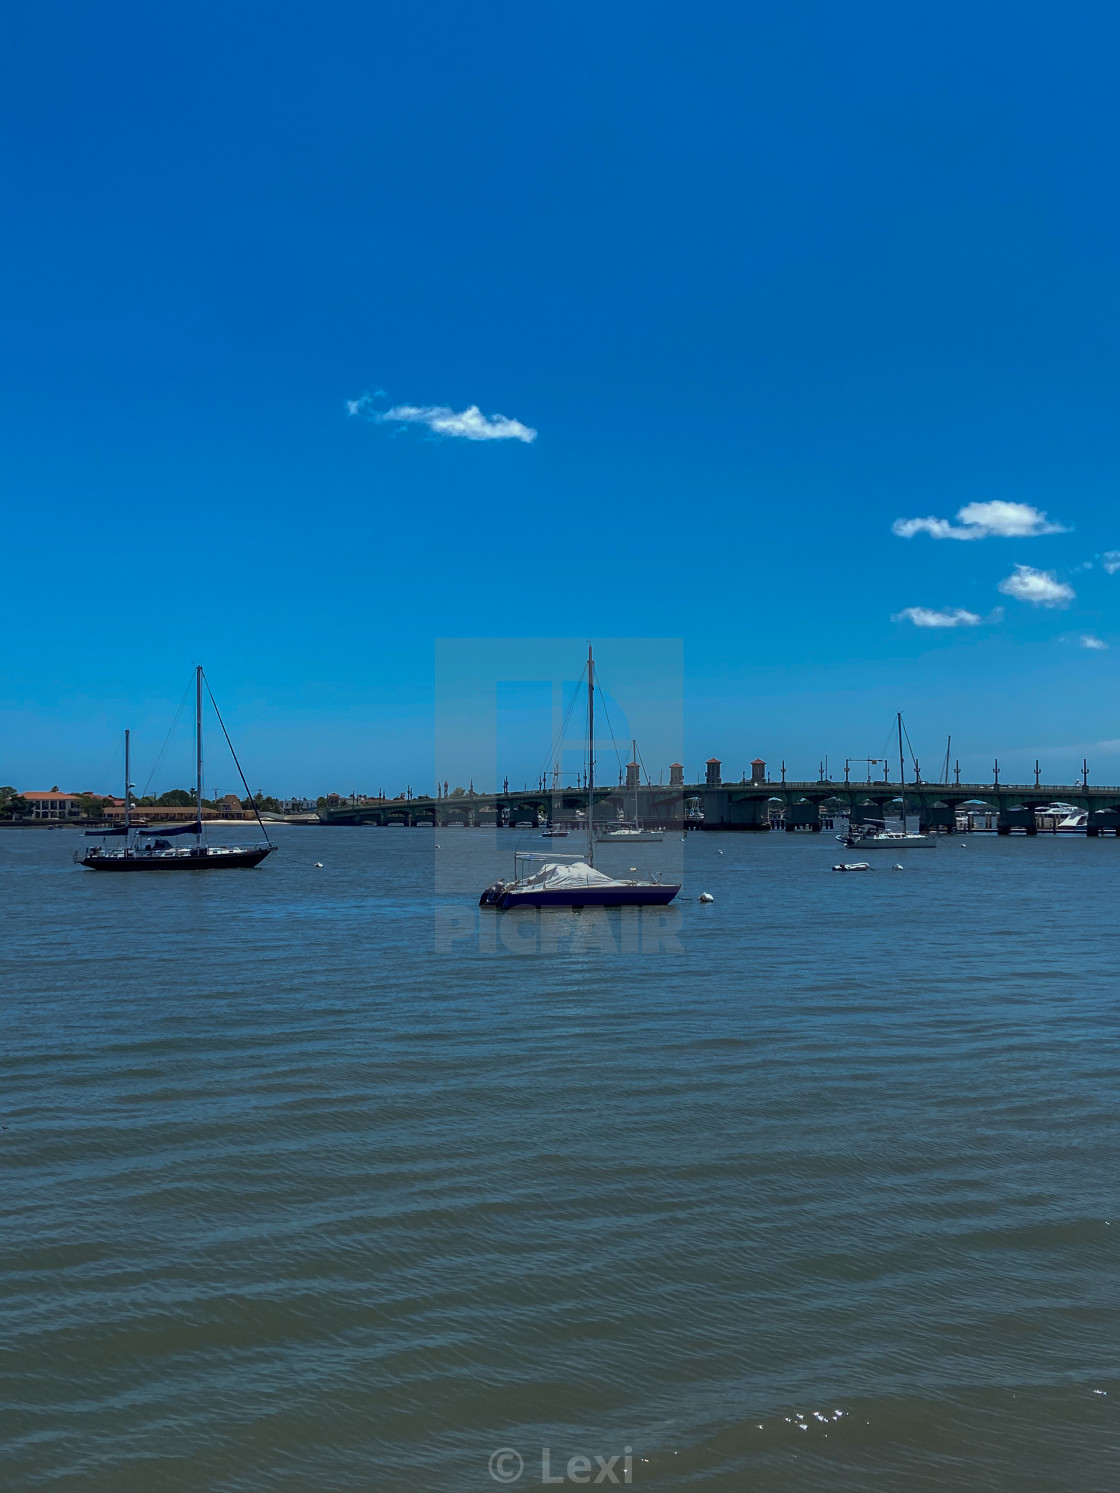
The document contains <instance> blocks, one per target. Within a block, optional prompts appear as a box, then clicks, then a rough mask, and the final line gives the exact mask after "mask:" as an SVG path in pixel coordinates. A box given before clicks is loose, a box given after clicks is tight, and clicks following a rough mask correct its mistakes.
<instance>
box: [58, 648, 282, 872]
mask: <svg viewBox="0 0 1120 1493" xmlns="http://www.w3.org/2000/svg"><path fill="white" fill-rule="evenodd" d="M203 684H206V692H207V694H210V686H209V684H208V683H207V682H206V680H205V676H204V675H203V672H202V668H201V666H199V667H197V668H196V669H195V714H194V731H195V796H194V802H195V814H194V818H193V819H192V820H190V821H189V822H188V823H186V824H161V825H159V826H158V828H156V827H154V826H152V825H144V824H137V823H134V821H133V818H132V788H133V784H132V781H131V763H130V753H129V733H128V732H127V731H126V732H125V733H124V823H123V824H120V825H117V824H114V825H110V826H107V827H106V828H104V829H87V830H86V834H87V836H97V837H100V838H101V839H102V840H104V839H107V838H109V837H111V836H121V837H123V839H124V844H123V845H122V846H121V847H120V849H119V850H106V849H105V848H104V846H103V845H95V846H93V847H92V848H91V849H89V850H88V851H86V853H85V855H79V854H78V853H77V852H76V853H75V857H74V858H75V860H77V862H78V864H79V865H81V866H85V867H86V868H87V869H88V870H90V871H217V870H234V869H236V868H238V867H241V868H247V867H251V866H259V865H260V863H261V861H263V860H264V858H265V857H266V856H268V855H271V854H272V852H273V851H274V850H275V849H276V846H275V845H274V844H273V843H272V841H271V840H270V839H269V838H268V831H267V830H266V829H265V827H264V821H263V820H262V819H261V816H260V811H259V810H258V809H257V801H256V798H255V797H254V795H253V793H252V792H251V790H250V788H249V785H248V783H247V782H245V774H244V773H243V772H241V763H240V762H238V760H237V753H236V752H235V751H234V750H233V743H232V742H231V741H230V739H229V733H228V731H226V726H225V722H224V721H223V720H222V717H221V712H220V711H219V710H218V706H217V703H216V701H215V700H214V696H213V695H212V694H210V703H211V704H212V705H213V707H214V714H215V715H216V716H217V718H218V724H219V725H220V726H221V728H222V734H223V735H224V736H225V738H226V744H227V745H228V746H229V749H230V752H231V753H232V754H233V760H234V762H235V763H236V765H237V771H238V772H239V773H240V774H241V781H242V783H243V784H244V786H245V792H246V793H247V794H248V795H249V798H250V800H251V801H252V804H253V808H254V810H255V811H256V814H257V823H258V824H259V825H260V828H261V833H262V834H263V835H264V838H265V843H264V844H263V845H250V846H248V847H247V848H244V847H242V846H240V845H208V844H207V843H206V840H205V838H204V830H203V822H202V687H203ZM188 835H189V836H193V839H194V843H193V845H192V844H185V845H183V846H181V847H179V846H173V845H172V844H171V840H172V839H176V838H178V837H180V836H188Z"/></svg>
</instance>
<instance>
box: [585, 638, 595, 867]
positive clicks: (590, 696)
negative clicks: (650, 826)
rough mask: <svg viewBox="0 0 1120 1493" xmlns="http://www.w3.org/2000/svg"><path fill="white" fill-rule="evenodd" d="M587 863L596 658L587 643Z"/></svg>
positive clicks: (591, 839)
mask: <svg viewBox="0 0 1120 1493" xmlns="http://www.w3.org/2000/svg"><path fill="white" fill-rule="evenodd" d="M587 864H588V865H589V866H593V865H594V864H595V660H594V659H593V658H592V656H591V644H590V643H588V645H587Z"/></svg>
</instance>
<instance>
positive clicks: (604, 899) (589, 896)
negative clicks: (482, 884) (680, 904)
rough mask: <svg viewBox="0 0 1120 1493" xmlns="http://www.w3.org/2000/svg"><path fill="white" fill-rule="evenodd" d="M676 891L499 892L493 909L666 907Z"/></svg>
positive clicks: (640, 888)
mask: <svg viewBox="0 0 1120 1493" xmlns="http://www.w3.org/2000/svg"><path fill="white" fill-rule="evenodd" d="M679 891H680V887H679V886H618V887H594V886H589V887H582V888H581V887H572V888H569V889H567V890H564V889H561V888H557V889H556V890H555V891H549V890H548V889H547V888H546V887H533V888H530V889H528V890H526V891H523V892H503V894H502V895H501V896H500V897H497V898H495V902H494V905H495V906H497V907H500V908H501V909H502V911H503V912H505V911H508V909H509V908H511V907H666V906H668V904H669V903H670V902H671V901H672V900H673V898H674V897H675V896H676V895H677V893H678V892H679Z"/></svg>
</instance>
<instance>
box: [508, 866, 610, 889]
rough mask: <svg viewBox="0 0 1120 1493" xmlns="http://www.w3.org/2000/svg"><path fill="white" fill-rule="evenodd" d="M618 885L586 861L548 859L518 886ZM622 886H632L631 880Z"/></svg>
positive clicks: (568, 887)
mask: <svg viewBox="0 0 1120 1493" xmlns="http://www.w3.org/2000/svg"><path fill="white" fill-rule="evenodd" d="M612 884H613V885H615V886H618V885H620V883H619V882H618V880H617V879H616V878H615V877H613V876H604V875H603V873H602V871H596V869H595V867H594V866H589V865H588V864H587V862H586V861H576V862H575V863H574V864H570V865H567V866H565V865H562V864H561V863H560V862H558V861H548V862H547V863H546V864H545V865H543V866H542V867H541V868H540V870H539V871H537V872H536V873H535V875H533V876H527V877H525V879H524V880H523V881H520V882H518V883H517V885H518V886H523V887H525V886H547V887H548V888H549V889H550V890H556V891H567V890H569V889H572V888H575V887H582V886H609V885H612ZM621 885H623V886H632V885H633V882H623V883H621Z"/></svg>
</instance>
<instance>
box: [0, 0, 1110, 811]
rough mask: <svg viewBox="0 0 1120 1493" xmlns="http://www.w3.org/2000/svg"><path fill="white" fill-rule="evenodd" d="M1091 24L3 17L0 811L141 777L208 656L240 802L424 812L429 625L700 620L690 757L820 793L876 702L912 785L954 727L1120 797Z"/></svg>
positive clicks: (701, 17) (742, 18)
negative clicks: (131, 746) (138, 770)
mask: <svg viewBox="0 0 1120 1493" xmlns="http://www.w3.org/2000/svg"><path fill="white" fill-rule="evenodd" d="M1118 42H1120V13H1118V12H1117V11H1116V10H1115V8H1114V7H1108V6H1104V5H1084V6H1080V7H1076V8H1074V9H1073V10H1072V11H1069V12H1061V13H1059V12H1056V11H1054V10H1053V8H1052V7H1046V8H1045V9H1044V8H1043V7H1042V6H1039V5H1029V4H1027V5H1024V4H1017V5H1014V6H1012V5H1010V4H1008V5H1000V4H992V5H987V6H983V7H976V6H964V5H951V4H950V5H944V6H940V7H937V8H935V9H929V10H927V11H925V12H923V13H921V14H917V13H914V12H912V11H910V12H907V11H904V10H902V9H900V8H899V7H897V6H890V5H887V4H867V5H863V6H860V7H857V8H855V9H854V10H853V9H852V8H850V7H848V8H843V7H836V6H835V5H831V4H828V5H826V4H823V3H821V4H812V3H807V4H803V5H800V6H797V7H795V8H789V7H773V6H761V5H754V4H743V3H738V4H734V5H730V4H729V5H721V4H715V5H711V6H708V7H703V8H701V9H699V10H693V11H691V12H690V11H686V10H682V9H681V8H680V7H679V6H670V5H667V4H659V3H649V0H642V3H625V4H614V3H611V4H607V5H598V6H589V5H586V4H576V3H573V0H545V3H541V4H538V5H533V6H525V5H510V4H500V3H498V4H490V5H487V6H484V7H480V8H473V9H470V8H468V9H464V8H463V7H461V6H453V5H450V4H444V3H434V4H429V5H426V6H423V7H389V6H385V5H378V4H370V3H368V0H364V3H362V4H357V3H354V4H349V3H345V0H342V3H337V4H335V5H332V6H330V7H312V6H309V5H290V4H288V5H286V4H283V3H275V0H273V3H270V4H268V5H265V4H263V3H261V4H257V3H242V4H239V5H237V6H233V7H231V6H218V5H213V4H207V3H200V4H197V5H195V6H193V7H191V8H190V9H189V10H186V11H184V10H182V9H179V10H175V9H172V8H168V7H158V6H157V7H153V6H151V5H140V4H126V3H109V4H107V5H105V6H101V7H97V8H91V7H90V6H88V5H86V4H77V3H53V0H43V3H41V4H39V5H36V6H28V7H23V8H21V9H19V10H18V11H13V12H12V13H10V14H9V16H8V18H7V21H6V40H5V47H4V51H3V56H2V58H0V68H2V69H3V87H2V89H0V111H2V113H3V116H4V127H5V146H4V150H3V152H2V156H3V168H2V169H3V182H2V187H3V200H4V202H5V205H6V211H5V223H4V231H3V234H2V235H0V257H2V260H3V283H4V286H5V292H6V293H5V295H4V297H3V309H2V315H3V339H4V347H5V354H6V355H5V357H4V359H3V362H2V364H0V376H2V377H3V380H4V389H3V400H2V404H0V420H2V431H0V472H2V480H3V491H4V493H5V504H4V508H5V516H6V523H5V529H6V535H7V546H6V549H7V557H6V558H7V565H6V567H5V575H4V581H3V585H2V587H0V623H2V626H3V636H4V668H3V681H2V701H0V703H2V706H3V721H4V729H3V736H2V739H0V781H12V782H16V783H18V784H22V785H24V786H42V784H43V783H44V782H45V781H46V780H47V779H49V780H50V781H51V782H61V783H63V784H64V785H70V784H73V785H74V786H84V785H87V784H89V785H99V784H101V783H102V782H105V783H108V782H110V781H111V780H112V779H114V778H115V776H116V775H117V773H118V769H117V767H116V765H115V764H116V763H117V759H118V756H119V748H118V734H119V730H120V728H121V727H123V726H124V725H125V724H131V725H132V726H133V728H134V729H135V730H136V732H137V736H138V742H139V750H140V751H141V756H142V757H143V754H144V753H145V752H146V753H147V754H148V757H149V758H152V759H154V754H155V751H156V750H158V744H159V741H160V740H162V737H163V733H164V731H165V730H166V728H167V724H168V722H169V721H170V718H171V716H172V714H173V713H174V710H175V706H176V704H177V702H178V698H179V695H180V692H181V690H182V687H183V684H184V682H185V680H186V677H187V674H188V673H189V669H190V667H191V665H192V664H193V663H194V661H195V660H196V659H200V660H202V661H203V662H204V663H205V665H206V666H207V669H208V672H209V675H210V677H211V680H212V682H213V685H214V688H215V691H216V693H217V694H218V697H219V700H220V701H221V702H222V703H223V705H224V706H225V707H227V715H228V718H229V720H230V724H231V726H232V728H233V729H234V731H235V734H236V736H237V738H238V740H239V741H240V742H241V743H242V745H243V746H244V748H245V755H246V757H247V758H248V760H249V762H250V763H251V773H252V776H253V777H254V778H255V779H258V780H259V781H260V782H261V783H262V784H263V785H265V786H266V787H268V788H269V789H270V790H272V791H276V792H285V793H286V792H297V791H307V792H321V791H325V790H327V789H330V788H332V787H334V788H339V789H349V788H352V787H355V786H356V787H358V788H360V789H362V788H364V789H372V790H376V788H378V787H379V786H382V785H384V786H385V787H386V789H387V790H389V791H396V790H397V788H398V787H401V786H403V785H404V783H405V782H406V781H412V782H413V783H414V785H415V784H416V783H417V781H418V780H419V781H421V782H422V781H423V779H424V775H425V772H428V773H429V775H430V773H431V763H432V755H433V754H432V740H433V695H434V684H433V677H434V663H433V659H434V644H435V640H436V639H438V638H444V637H457V636H469V637H473V636H479V637H495V638H502V637H508V638H519V637H524V636H530V637H532V636H542V637H572V638H573V639H578V640H582V639H584V638H586V637H595V638H603V639H608V638H624V637H628V636H638V637H647V636H648V637H655V638H679V639H681V640H683V669H684V682H683V691H684V751H685V760H686V762H688V763H689V764H690V768H691V767H692V765H693V764H698V763H700V762H702V761H703V759H704V758H706V757H707V756H709V755H711V754H713V753H714V754H716V755H719V756H721V757H722V758H723V759H724V761H725V762H726V763H727V764H728V767H729V770H733V771H735V773H736V775H737V773H738V770H739V769H741V768H742V767H743V766H744V765H745V764H746V763H747V762H749V760H750V758H751V757H753V756H755V755H756V754H760V755H762V756H765V757H767V758H768V759H770V760H772V761H774V762H777V761H778V760H780V759H781V758H783V757H784V758H785V759H786V760H787V761H788V762H789V763H790V766H791V769H796V770H799V771H804V772H809V773H812V774H813V775H815V772H816V766H817V763H818V761H819V760H820V758H821V757H822V756H823V754H824V753H826V752H827V753H829V755H830V761H831V762H832V763H833V765H835V763H836V762H837V761H840V760H842V759H843V757H844V756H845V755H851V756H861V755H867V754H870V755H875V754H876V753H877V752H878V751H879V750H880V749H881V747H882V744H883V740H884V738H885V736H886V732H887V728H888V726H889V723H890V719H891V717H892V715H893V712H894V711H895V710H896V709H899V708H902V709H904V710H905V711H906V714H907V720H908V722H909V725H910V730H911V735H912V737H913V739H914V742H915V745H916V747H917V749H918V753H919V756H920V757H921V758H922V761H923V768H925V769H926V770H927V771H928V768H929V766H930V764H931V763H933V762H934V761H935V760H936V759H938V758H939V757H940V755H941V754H942V753H943V752H944V743H945V736H946V734H947V733H949V732H952V735H953V740H954V754H956V753H957V752H958V751H959V755H960V758H961V762H962V766H963V767H964V768H965V771H966V773H969V774H972V773H976V774H978V775H979V774H980V773H982V772H986V771H987V770H988V769H989V768H990V764H991V760H992V757H993V755H996V754H998V755H999V757H1000V760H1001V764H1002V765H1003V769H1004V776H1007V775H1008V774H1011V775H1015V776H1020V777H1022V776H1024V775H1026V773H1027V772H1028V769H1029V768H1031V767H1033V762H1034V758H1035V757H1036V756H1040V757H1041V758H1042V760H1043V767H1044V772H1045V774H1046V776H1047V777H1048V778H1049V779H1050V780H1051V781H1055V782H1062V781H1066V782H1068V781H1071V780H1072V778H1073V777H1074V775H1075V772H1076V770H1077V769H1078V768H1079V767H1080V761H1081V757H1082V755H1084V754H1087V755H1088V756H1089V758H1090V770H1091V775H1092V776H1093V777H1095V779H1096V780H1097V781H1105V780H1108V781H1111V782H1117V781H1120V711H1118V708H1117V705H1116V690H1115V688H1114V684H1113V680H1114V670H1115V667H1116V664H1115V660H1116V658H1117V656H1118V655H1120V609H1118V601H1120V571H1116V572H1110V570H1109V569H1108V568H1107V563H1108V562H1106V561H1105V560H1104V559H1103V557H1105V556H1107V555H1108V554H1109V552H1111V551H1113V550H1118V549H1120V521H1118V519H1117V516H1116V503H1115V496H1114V495H1115V492H1116V489H1117V481H1118V476H1120V470H1118V469H1120V452H1118V449H1117V435H1116V414H1117V384H1118V381H1120V373H1118V369H1120V363H1118V358H1117V354H1118V351H1120V348H1118V342H1120V305H1118V301H1120V277H1118V276H1117V273H1116V263H1117V248H1118V242H1117V240H1118V227H1120V224H1118V213H1120V206H1118V204H1120V193H1118V192H1117V185H1118V183H1117V175H1118V170H1120V168H1118V164H1117V162H1118V158H1117V153H1116V150H1115V142H1116V138H1117V125H1118V123H1120V120H1118V112H1120V104H1118V99H1117V93H1116V89H1115V69H1116V60H1117V50H1118ZM351 406H356V409H355V412H354V413H351V412H350V407H351ZM472 409H476V410H477V412H478V413H477V414H476V415H468V416H467V417H466V419H465V420H464V419H463V418H459V419H455V418H453V417H462V416H463V415H464V412H469V411H471V410H472ZM394 410H395V411H396V412H397V417H396V418H393V419H384V418H380V417H382V416H385V415H386V414H388V413H389V412H391V411H394ZM402 410H404V411H411V413H410V414H407V416H406V417H404V418H401V417H400V416H401V411H402ZM424 411H428V412H430V411H437V412H438V411H446V412H450V414H444V415H440V414H438V413H437V414H434V415H433V414H430V413H429V414H427V415H425V414H423V412H424ZM498 415H500V416H503V417H505V418H506V419H507V420H508V421H512V422H516V424H517V428H516V429H514V428H510V427H506V428H505V429H504V431H499V432H498V434H500V435H502V436H504V438H494V439H472V438H470V437H471V435H474V436H478V435H480V434H492V433H494V432H493V431H492V429H491V428H489V427H488V425H487V421H489V420H490V419H492V417H495V416H498ZM433 424H434V425H437V426H441V427H442V428H441V429H440V430H433V429H432V428H431V427H432V425H433ZM529 432H536V434H535V436H534V437H533V438H532V439H530V438H529V434H528V433H529ZM991 504H1004V505H1007V504H1014V505H1019V507H1017V508H1015V509H1006V508H1004V509H999V510H995V509H992V508H990V507H987V506H985V505H991ZM969 505H981V507H980V508H978V509H974V510H971V511H972V512H973V513H974V514H976V513H978V514H979V515H980V517H981V519H982V520H986V521H990V520H992V517H993V514H994V515H996V517H997V519H998V520H999V521H998V522H995V524H994V527H993V525H992V523H991V522H987V523H986V522H980V523H975V522H974V523H973V524H972V525H971V528H972V529H977V528H979V529H980V530H982V531H983V537H980V536H978V537H967V538H958V537H953V536H952V535H951V534H950V535H949V536H948V537H937V535H938V534H944V533H945V527H944V525H943V526H940V527H939V526H937V525H931V526H929V527H930V528H932V529H933V530H934V532H933V533H931V532H928V531H919V532H916V533H913V534H912V535H911V537H908V538H903V537H899V536H898V535H897V534H895V533H893V532H892V525H893V524H895V523H896V521H898V520H907V519H915V518H923V519H924V518H935V519H939V520H943V521H946V522H947V523H948V524H950V525H951V526H952V527H953V528H955V529H962V528H963V529H965V530H968V529H969V527H970V526H969V525H968V524H967V522H962V521H960V520H957V519H956V515H957V514H958V512H960V510H962V509H968V507H969ZM1026 509H1030V510H1034V515H1035V516H1032V515H1031V514H1028V513H1026V512H1025V510H1026ZM1038 514H1045V515H1047V519H1046V520H1045V521H1043V520H1042V519H1039V518H1038V517H1037V515H1038ZM1000 515H1002V517H1000ZM1032 527H1033V528H1034V529H1036V530H1037V529H1046V528H1047V527H1049V528H1050V532H1035V533H1031V532H1029V530H1030V529H1031V528H1032ZM1007 529H1011V530H1013V531H1015V530H1017V531H1018V532H1012V533H1011V534H1007V533H1005V532H1002V531H1005V530H1007ZM1059 530H1060V531H1059ZM1019 567H1027V569H1026V570H1023V569H1020V568H1019ZM1036 573H1038V574H1037V575H1036ZM1039 575H1040V576H1041V577H1042V578H1041V579H1039V578H1038V576H1039ZM1016 578H1017V579H1016ZM1009 579H1010V580H1011V582H1012V589H1011V592H1010V593H1009V592H1008V591H1006V590H1005V591H1003V592H1001V591H1000V589H999V588H1000V585H1001V583H1005V582H1008V581H1009ZM1063 588H1065V589H1064V590H1063ZM1016 589H1017V590H1018V592H1019V594H1018V595H1017V594H1015V591H1016ZM1070 592H1072V595H1070V594H1068V593H1070ZM912 608H919V609H922V610H923V612H933V613H948V614H951V616H952V618H953V620H955V621H956V623H957V624H958V625H954V626H945V625H942V626H929V625H917V624H916V622H915V620H914V618H915V617H919V618H921V620H924V621H926V622H928V621H929V620H930V619H929V618H928V617H923V615H922V612H919V613H914V612H911V611H910V610H909V609H912ZM1000 609H1002V610H1000ZM962 612H963V613H966V614H968V616H969V617H975V618H977V619H979V620H977V621H975V622H972V621H970V620H965V619H963V618H962V617H960V616H959V615H957V614H959V613H962ZM1085 638H1091V639H1094V640H1096V641H1097V642H1099V643H1101V644H1105V645H1107V647H1095V646H1085V645H1084V643H1083V641H1082V640H1083V639H1085ZM608 663H609V659H605V662H604V669H607V668H608ZM519 667H520V666H519ZM578 667H579V659H578V658H576V659H574V660H573V666H572V668H571V670H570V671H569V676H572V675H574V674H575V673H577V672H578ZM516 677H521V676H520V675H519V674H517V675H516ZM492 706H493V701H492V699H491V700H489V701H486V702H482V704H481V705H480V708H481V709H490V708H492ZM660 746H661V743H660V742H658V743H656V747H657V749H658V750H660ZM666 749H668V746H667V744H666ZM472 751H473V747H472V745H471V742H470V740H469V738H464V744H463V752H462V762H461V772H462V774H463V775H467V774H469V773H470V772H472V771H474V772H476V773H481V776H482V777H483V778H485V777H486V776H487V775H488V773H489V771H490V764H489V763H487V762H485V761H483V762H482V763H481V764H479V763H478V762H476V761H474V760H473V759H472V755H471V754H472ZM654 755H656V752H654ZM509 766H510V772H511V776H514V777H515V776H516V775H517V773H518V771H520V770H522V769H524V770H526V771H527V770H529V766H530V764H529V763H528V762H525V763H521V762H520V761H517V762H511V763H510V765H509ZM535 766H536V761H535V756H534V760H533V763H532V767H533V769H534V770H535ZM168 770H169V771H170V770H171V769H170V768H169V769H168ZM451 770H452V771H453V770H454V769H451ZM174 775H175V774H174V773H173V776H174ZM178 775H179V776H181V774H178ZM163 786H167V784H164V785H163ZM215 786H224V785H215Z"/></svg>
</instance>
